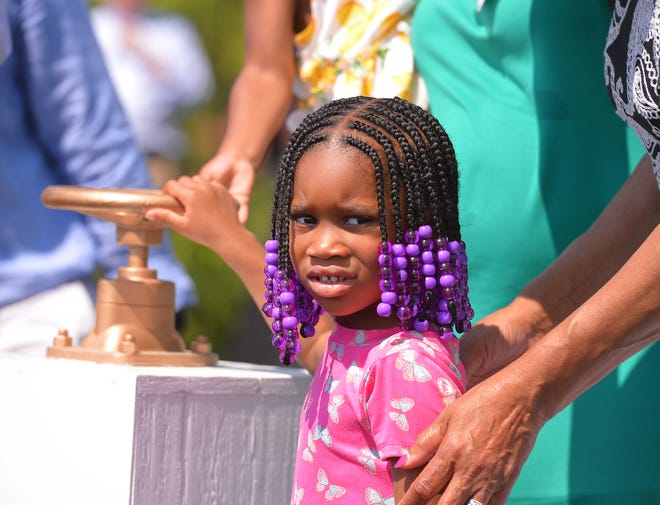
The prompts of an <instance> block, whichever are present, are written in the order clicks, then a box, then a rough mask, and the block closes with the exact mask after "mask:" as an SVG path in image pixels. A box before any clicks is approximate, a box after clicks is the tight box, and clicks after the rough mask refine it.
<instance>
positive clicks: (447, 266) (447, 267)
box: [438, 261, 452, 274]
mask: <svg viewBox="0 0 660 505" xmlns="http://www.w3.org/2000/svg"><path fill="white" fill-rule="evenodd" d="M438 270H439V271H440V273H442V274H450V273H451V270H452V266H451V263H449V262H447V261H445V262H444V263H440V264H439V265H438Z"/></svg>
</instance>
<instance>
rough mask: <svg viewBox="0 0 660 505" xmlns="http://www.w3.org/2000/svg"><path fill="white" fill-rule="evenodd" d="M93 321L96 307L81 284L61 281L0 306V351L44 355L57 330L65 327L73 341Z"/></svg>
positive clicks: (83, 332)
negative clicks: (59, 284) (36, 292)
mask: <svg viewBox="0 0 660 505" xmlns="http://www.w3.org/2000/svg"><path fill="white" fill-rule="evenodd" d="M95 321H96V308H95V307H94V302H93V300H92V297H91V296H90V294H89V292H88V291H87V288H86V287H85V285H84V284H83V283H82V282H71V283H68V284H63V285H62V286H59V287H57V288H55V289H51V290H49V291H44V292H43V293H39V294H38V295H34V296H32V297H30V298H27V299H25V300H21V301H19V302H16V303H12V304H11V305H6V306H4V307H0V351H13V352H20V353H25V354H38V355H42V356H45V355H46V348H47V347H49V346H51V345H53V337H55V336H56V335H57V332H58V330H60V329H66V330H68V331H69V336H70V337H71V338H72V339H73V344H74V345H77V344H78V343H80V341H81V340H82V338H83V337H84V336H85V335H87V333H88V332H89V331H90V330H91V329H92V328H94V324H95Z"/></svg>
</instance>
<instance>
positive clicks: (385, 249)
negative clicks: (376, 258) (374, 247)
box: [378, 242, 392, 254]
mask: <svg viewBox="0 0 660 505" xmlns="http://www.w3.org/2000/svg"><path fill="white" fill-rule="evenodd" d="M378 252H379V253H381V254H382V253H390V252H392V244H391V243H390V242H381V243H380V244H378Z"/></svg>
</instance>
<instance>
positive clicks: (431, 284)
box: [424, 277, 437, 289]
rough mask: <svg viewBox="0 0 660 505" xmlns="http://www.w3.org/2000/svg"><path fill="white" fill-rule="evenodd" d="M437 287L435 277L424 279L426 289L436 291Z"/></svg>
mask: <svg viewBox="0 0 660 505" xmlns="http://www.w3.org/2000/svg"><path fill="white" fill-rule="evenodd" d="M436 286H437V282H436V280H435V277H426V278H425V279H424V287H425V288H426V289H434V288H435V287H436Z"/></svg>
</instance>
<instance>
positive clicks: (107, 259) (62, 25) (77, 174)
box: [20, 0, 196, 310]
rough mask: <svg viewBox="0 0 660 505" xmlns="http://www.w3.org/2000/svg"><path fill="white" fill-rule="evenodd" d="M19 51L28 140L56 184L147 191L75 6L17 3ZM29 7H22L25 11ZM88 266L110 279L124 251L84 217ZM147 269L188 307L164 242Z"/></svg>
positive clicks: (191, 294)
mask: <svg viewBox="0 0 660 505" xmlns="http://www.w3.org/2000/svg"><path fill="white" fill-rule="evenodd" d="M22 4H23V6H22V8H23V9H24V12H27V13H29V17H27V16H26V17H25V18H24V20H23V25H24V27H23V32H24V33H25V35H24V37H23V39H22V40H21V41H20V44H21V48H20V50H21V51H25V52H26V53H27V55H26V59H27V60H29V61H30V65H29V66H26V68H25V72H26V75H25V83H26V86H28V89H29V91H28V93H29V95H30V114H31V115H32V116H33V124H34V127H35V134H36V135H37V136H38V137H39V139H40V141H41V143H42V145H43V147H44V149H45V150H47V152H48V156H49V157H50V158H51V159H52V160H53V167H54V170H55V171H56V172H57V173H56V174H55V175H56V180H57V181H59V183H60V184H70V185H76V186H83V187H93V188H150V187H151V183H150V182H149V175H148V172H147V168H146V164H145V161H144V159H143V157H142V155H141V153H140V151H139V148H138V146H137V144H136V142H135V139H134V137H133V133H132V131H131V129H130V127H129V125H128V122H127V119H126V116H125V114H124V111H123V109H122V107H121V105H120V103H119V100H118V98H117V95H116V93H115V90H114V87H113V85H112V82H111V80H110V77H109V75H108V72H107V70H106V67H105V64H104V62H103V58H102V56H101V52H100V50H99V47H98V45H97V43H96V39H95V38H94V35H93V32H92V29H91V25H90V20H89V15H88V10H87V6H86V4H85V3H84V2H82V1H80V0H48V1H45V0H25V1H24V2H22ZM28 4H29V5H28ZM84 219H85V220H86V223H87V226H88V229H89V231H90V233H91V234H92V235H93V237H94V241H95V251H96V264H97V265H99V267H100V268H102V269H103V271H104V272H105V273H112V272H114V271H115V270H116V268H117V267H119V266H121V265H123V264H125V262H126V257H127V251H126V248H125V247H123V246H120V245H118V244H117V242H116V227H115V225H114V224H112V223H109V222H106V221H101V220H99V219H95V218H92V217H87V216H85V218H84ZM150 252H151V254H150V266H151V267H152V268H155V269H156V270H158V272H159V276H160V278H162V279H164V280H170V281H173V282H175V284H176V293H177V303H176V307H177V310H181V309H182V308H184V307H187V306H190V305H192V304H194V303H196V294H195V291H194V286H193V284H192V280H191V279H190V277H189V276H188V275H187V274H186V272H185V270H184V269H183V267H182V266H181V265H180V264H179V263H178V262H177V260H176V259H175V257H174V256H173V254H172V251H171V249H170V246H169V243H168V242H167V239H165V241H164V245H163V246H161V247H157V248H152V250H151V251H150Z"/></svg>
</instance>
